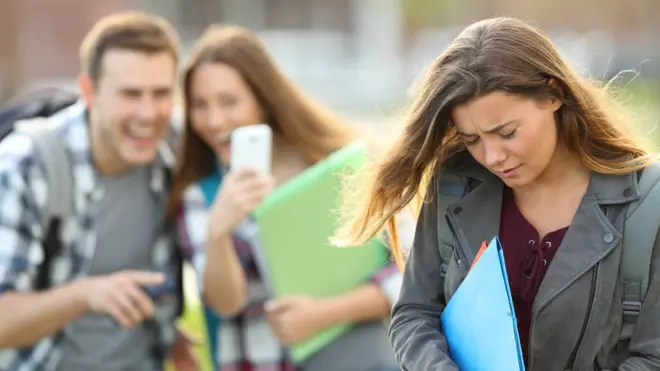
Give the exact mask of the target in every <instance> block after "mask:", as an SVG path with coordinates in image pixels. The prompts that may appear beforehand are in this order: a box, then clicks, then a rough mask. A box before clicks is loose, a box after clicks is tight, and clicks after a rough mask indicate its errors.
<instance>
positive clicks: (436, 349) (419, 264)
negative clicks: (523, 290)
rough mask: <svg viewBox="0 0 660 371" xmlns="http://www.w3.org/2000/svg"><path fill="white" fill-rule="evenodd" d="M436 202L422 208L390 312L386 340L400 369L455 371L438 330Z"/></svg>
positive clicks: (440, 287)
mask: <svg viewBox="0 0 660 371" xmlns="http://www.w3.org/2000/svg"><path fill="white" fill-rule="evenodd" d="M433 189H434V188H433V187H430V190H433ZM436 201H437V197H434V198H433V202H429V203H425V204H424V206H423V207H422V210H421V213H420V216H419V220H418V222H417V229H416V231H415V241H414V244H413V246H412V248H411V251H410V255H409V258H408V261H407V263H406V268H405V271H404V273H403V284H402V286H401V293H400V295H399V299H398V301H397V303H396V304H395V306H394V308H393V310H392V320H391V323H390V329H389V332H390V340H391V342H392V347H393V349H394V352H395V355H396V358H397V361H398V362H399V364H400V365H401V367H402V369H403V370H426V371H440V370H442V371H458V367H456V365H455V364H454V363H453V362H452V361H451V359H450V358H449V356H448V355H447V352H448V349H447V341H446V340H445V337H444V336H443V335H442V333H441V332H440V330H439V325H440V314H441V313H442V311H443V310H444V308H445V304H446V303H445V296H444V279H443V277H442V276H441V274H440V266H441V265H442V258H441V257H440V251H439V247H438V246H439V243H438V213H439V209H438V205H437V203H436ZM440 212H441V211H440Z"/></svg>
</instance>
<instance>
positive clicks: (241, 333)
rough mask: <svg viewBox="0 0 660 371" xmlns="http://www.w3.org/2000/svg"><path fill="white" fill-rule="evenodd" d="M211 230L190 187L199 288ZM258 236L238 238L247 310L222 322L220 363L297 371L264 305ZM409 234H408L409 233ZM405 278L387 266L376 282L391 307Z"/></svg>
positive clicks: (184, 216) (189, 246) (187, 212)
mask: <svg viewBox="0 0 660 371" xmlns="http://www.w3.org/2000/svg"><path fill="white" fill-rule="evenodd" d="M207 226H208V206H207V202H206V198H205V197H204V194H203V191H202V189H201V187H200V186H199V185H193V186H191V187H189V188H188V190H187V191H186V193H185V194H184V199H183V205H182V208H181V212H180V217H179V228H178V229H179V232H178V235H179V236H180V238H181V241H180V244H181V245H182V248H183V249H184V251H186V252H187V255H188V256H189V257H191V259H192V261H193V264H194V266H195V270H196V271H197V275H198V284H199V287H202V282H203V280H202V277H203V272H204V266H205V252H204V251H205V249H206V238H207ZM257 234H258V230H257V227H256V224H254V223H253V222H250V221H247V220H246V221H245V222H243V223H242V224H241V225H240V226H239V227H238V228H237V230H236V231H235V233H234V245H235V248H236V250H237V255H238V257H239V259H240V261H241V263H242V265H243V267H244V270H245V273H246V276H247V278H248V302H247V306H246V308H245V309H244V310H243V311H242V312H241V313H240V314H239V315H237V316H235V317H233V318H222V323H221V326H220V328H219V329H209V331H217V338H218V339H219V347H218V349H212V352H213V357H214V358H216V360H217V361H218V363H219V370H218V371H293V370H295V367H294V366H293V364H291V363H290V362H289V361H288V359H287V355H286V350H285V349H284V348H283V347H282V345H281V344H280V343H279V342H278V340H277V339H276V338H275V336H274V335H273V333H272V332H271V330H270V327H269V325H268V323H267V322H266V319H265V316H264V303H265V302H266V300H268V299H269V296H268V293H267V290H266V288H265V286H264V283H263V282H262V280H261V278H260V276H259V272H258V270H257V265H256V263H255V260H254V258H253V254H252V251H251V246H254V245H253V242H251V241H253V240H254V239H255V238H256V237H257ZM404 234H405V233H404ZM401 279H402V276H401V273H400V272H399V270H398V268H397V266H396V265H395V264H391V265H388V266H386V267H384V268H383V269H382V270H381V271H380V272H378V273H377V274H376V275H375V276H374V277H372V281H373V282H375V283H376V284H378V285H379V286H380V287H381V288H382V290H383V292H384V293H385V295H386V296H387V297H388V298H389V299H390V302H391V303H394V302H395V301H396V298H397V297H398V294H399V288H400V286H401Z"/></svg>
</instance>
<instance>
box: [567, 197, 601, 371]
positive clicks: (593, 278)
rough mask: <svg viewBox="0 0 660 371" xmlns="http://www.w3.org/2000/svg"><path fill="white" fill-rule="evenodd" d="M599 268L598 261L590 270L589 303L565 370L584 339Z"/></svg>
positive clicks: (595, 363) (571, 362) (573, 361)
mask: <svg viewBox="0 0 660 371" xmlns="http://www.w3.org/2000/svg"><path fill="white" fill-rule="evenodd" d="M603 213H604V214H605V216H606V217H607V206H603ZM599 268H600V263H596V265H595V266H594V267H593V269H592V270H591V271H592V273H591V289H590V291H589V304H588V305H587V314H586V315H585V317H584V322H583V323H582V329H581V330H580V336H579V337H578V341H577V344H575V348H573V352H572V353H571V357H570V358H569V359H568V364H567V365H566V371H571V370H572V369H573V366H574V364H575V359H576V358H577V353H578V351H579V350H580V346H581V345H582V340H583V339H584V333H585V332H586V331H587V325H588V324H589V317H590V316H591V310H592V309H593V306H594V299H595V297H596V284H597V281H598V269H599ZM597 364H598V362H597V360H596V359H595V358H594V365H597Z"/></svg>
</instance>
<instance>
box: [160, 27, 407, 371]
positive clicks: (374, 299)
mask: <svg viewBox="0 0 660 371" xmlns="http://www.w3.org/2000/svg"><path fill="white" fill-rule="evenodd" d="M183 90H184V99H185V109H186V130H185V135H184V142H183V148H182V150H183V152H182V156H181V163H180V166H179V170H178V173H177V175H176V177H175V180H174V186H173V193H172V199H171V202H170V208H169V215H170V216H171V217H176V218H178V220H179V222H180V223H179V225H180V227H181V228H180V229H181V232H182V233H181V235H182V236H184V238H183V245H184V248H185V249H187V250H189V251H192V252H194V253H195V256H197V258H195V260H197V261H196V264H195V266H196V268H197V271H198V274H199V277H200V285H201V287H202V293H205V292H209V291H215V292H217V291H221V292H223V293H224V295H221V296H222V299H219V300H223V302H222V303H215V305H213V307H214V308H222V309H223V310H222V311H221V312H220V313H212V312H208V313H207V314H208V316H207V320H209V323H210V324H211V325H210V328H209V334H210V338H211V340H212V344H214V346H216V345H217V347H216V349H213V350H212V351H213V361H214V364H215V366H216V368H217V369H219V370H222V371H225V370H227V371H229V370H236V369H240V370H244V371H246V370H255V371H256V370H266V369H267V370H282V371H284V370H294V369H296V367H295V366H294V365H292V364H291V363H290V362H289V360H288V359H287V356H286V347H287V346H288V345H291V344H295V343H298V342H300V341H303V340H305V339H307V338H309V337H310V336H311V335H313V334H315V333H318V332H319V331H321V330H323V329H325V328H327V327H329V326H332V325H333V324H336V323H340V322H351V323H365V324H366V323H375V322H377V323H378V324H379V325H380V324H381V323H380V322H381V321H383V320H384V319H386V318H388V316H389V314H390V308H391V305H392V303H393V301H394V300H395V299H396V297H397V295H398V290H399V283H400V280H401V275H400V272H399V271H398V269H397V267H396V266H395V265H394V264H392V265H388V266H384V267H383V269H382V271H381V272H379V273H378V274H377V275H375V276H374V277H373V278H372V279H371V280H370V281H368V282H365V284H364V285H363V286H362V287H359V288H357V289H356V290H355V291H352V292H348V293H346V294H344V295H340V296H337V297H332V298H324V299H317V298H312V297H310V296H299V297H286V298H281V299H279V300H274V301H268V300H269V297H268V295H267V293H266V290H265V288H264V284H263V282H262V280H261V277H260V273H259V271H258V269H257V266H256V264H255V261H254V257H253V254H252V251H251V244H252V241H251V239H250V238H249V237H246V236H247V235H248V233H243V232H244V231H245V230H249V229H250V228H255V225H252V224H251V223H250V222H249V221H248V219H246V216H247V215H248V214H249V213H250V212H251V211H252V210H253V209H254V208H255V207H256V206H257V205H258V204H259V202H260V201H261V200H262V199H263V198H264V197H265V196H266V195H267V194H268V192H270V191H271V190H272V189H273V188H275V187H277V186H278V185H280V184H282V183H284V182H286V181H287V180H289V179H291V178H293V177H295V176H296V175H298V174H299V173H300V172H302V171H304V170H305V169H307V168H308V167H309V166H311V165H313V164H314V163H316V162H318V161H321V160H323V159H324V158H326V157H327V156H328V155H330V154H331V153H333V152H334V151H336V150H338V149H340V148H342V147H344V146H346V145H347V144H349V143H350V142H352V141H353V140H355V139H356V138H357V135H356V134H355V133H354V131H353V130H351V129H350V128H349V127H348V126H346V125H344V124H342V123H341V122H340V121H339V120H338V119H337V118H336V117H335V116H334V115H333V114H331V113H330V112H328V111H326V110H324V109H322V108H321V107H320V106H319V105H317V104H316V103H314V102H313V101H312V100H311V99H310V98H309V97H307V96H305V95H304V94H303V93H302V92H301V91H300V90H299V89H298V88H296V87H295V86H294V84H293V83H292V82H291V81H290V80H289V79H288V78H286V77H285V76H284V75H283V74H282V72H280V71H279V70H278V69H277V67H276V65H275V63H274V62H273V61H272V60H271V57H270V56H269V55H268V53H267V52H266V50H265V48H264V46H263V45H262V44H261V42H260V41H259V40H258V39H257V38H256V37H255V36H254V35H252V34H251V33H249V32H248V31H247V30H245V29H242V28H239V27H229V26H227V27H221V26H212V27H211V28H209V29H208V30H207V31H206V32H205V33H204V35H203V36H202V37H201V39H200V40H199V41H198V42H197V44H196V46H195V47H194V50H193V53H192V56H191V58H190V60H189V63H188V66H187V68H186V69H185V71H184V74H183ZM261 123H266V124H267V125H269V126H270V128H271V131H272V140H273V142H272V147H273V151H272V168H271V175H266V174H263V173H261V172H259V171H254V170H250V169H249V168H240V169H236V171H230V172H228V173H225V171H224V170H223V169H224V168H225V167H226V166H227V165H229V164H230V162H231V154H232V150H231V141H230V138H231V134H232V132H233V131H234V130H235V129H237V128H240V127H244V126H249V125H255V124H261ZM300 228H305V226H300ZM206 260H209V261H211V260H213V261H214V262H215V261H222V263H223V264H222V266H221V267H219V266H214V267H213V269H208V270H206V269H205V261H206ZM266 303H268V305H267V308H266ZM266 310H267V311H266ZM215 340H217V341H215ZM218 343H219V344H218ZM369 343H372V344H383V347H389V344H388V341H387V336H386V331H383V332H382V335H380V338H378V339H373V341H371V342H369ZM389 353H390V354H388V356H387V357H386V358H387V359H384V360H382V363H383V364H384V365H392V366H394V365H395V363H394V361H393V357H392V355H391V351H390V352H389ZM360 357H364V355H361V354H354V355H351V354H345V355H344V357H343V358H344V359H341V360H339V359H338V360H336V362H337V363H336V364H334V365H332V364H328V365H327V367H328V369H351V370H352V371H367V370H366V369H365V370H362V369H360V366H356V365H357V364H359V359H360ZM351 361H356V362H358V363H356V365H351V364H350V362H351ZM341 362H349V363H347V364H346V365H343V364H342V363H341ZM298 368H300V369H303V370H309V371H315V369H310V368H306V366H305V365H300V367H298ZM369 371H371V370H369ZM373 371H377V370H373Z"/></svg>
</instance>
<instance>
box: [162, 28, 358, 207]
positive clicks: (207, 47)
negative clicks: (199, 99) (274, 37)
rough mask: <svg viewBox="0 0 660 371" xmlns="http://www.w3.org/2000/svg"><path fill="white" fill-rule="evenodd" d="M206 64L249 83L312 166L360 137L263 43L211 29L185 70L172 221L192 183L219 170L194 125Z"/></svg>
mask: <svg viewBox="0 0 660 371" xmlns="http://www.w3.org/2000/svg"><path fill="white" fill-rule="evenodd" d="M205 63H221V64H224V65H227V66H230V67H231V68H233V69H235V70H236V71H237V72H238V73H239V74H240V75H241V77H242V78H243V79H244V80H245V82H246V84H247V85H248V86H249V88H250V90H251V91H252V93H253V94H254V95H255V97H256V99H257V102H258V103H259V105H260V107H261V109H262V110H263V112H264V113H265V117H266V119H267V122H268V124H269V125H270V126H271V127H272V129H273V132H274V133H275V135H281V136H283V137H284V139H285V140H286V141H287V142H288V143H289V144H290V145H292V146H293V148H294V149H295V150H296V151H297V152H298V153H300V154H301V155H302V156H303V158H304V159H305V160H306V161H308V162H309V163H312V164H313V163H316V162H318V161H320V160H322V159H324V158H325V157H327V156H328V155H329V154H330V153H332V152H334V151H336V150H338V149H339V148H341V147H343V146H345V145H346V144H348V143H350V142H351V141H352V140H354V139H355V138H356V134H355V133H354V131H353V130H352V129H351V128H350V127H349V126H347V125H344V124H343V123H342V122H341V120H340V119H339V118H338V117H336V116H335V115H333V114H332V113H331V112H329V111H327V110H325V109H324V108H322V107H321V106H320V105H318V104H317V103H315V102H314V101H313V100H311V99H310V98H308V97H307V96H306V95H305V94H303V93H302V92H301V91H300V90H299V88H298V87H297V86H296V85H295V84H294V83H293V82H292V81H291V80H289V79H288V78H287V77H286V76H284V75H283V74H282V72H280V70H279V69H278V68H277V66H276V65H275V62H274V61H273V60H272V58H271V57H270V55H269V54H268V52H267V51H266V48H265V47H264V45H263V44H262V42H261V41H260V40H259V39H257V38H256V37H255V36H254V35H253V34H252V33H250V32H249V31H248V30H246V29H243V28H241V27H237V26H221V25H213V26H210V27H209V28H208V29H207V30H206V31H205V32H204V34H203V35H202V36H201V38H200V39H199V41H197V43H196V45H195V46H194V47H193V49H192V53H191V57H190V59H189V61H188V63H187V65H186V67H185V69H184V71H183V74H182V77H183V79H182V80H183V81H182V85H183V86H182V87H183V89H182V90H183V97H182V98H183V104H184V110H185V130H184V135H183V142H182V147H181V150H180V158H179V159H180V161H179V165H178V166H177V171H176V174H175V177H174V181H173V185H172V193H171V195H170V201H169V203H168V207H167V215H168V217H173V216H174V215H175V214H176V212H177V210H178V208H179V206H180V203H181V200H182V197H183V192H184V191H185V190H186V188H188V186H189V185H191V184H192V183H194V182H195V181H198V180H200V179H202V178H203V177H205V176H207V175H209V174H211V173H212V172H213V171H214V170H215V166H216V165H215V163H216V158H215V154H214V153H213V151H212V150H211V148H210V147H209V146H208V145H207V144H206V143H205V142H204V141H203V140H202V139H201V138H200V137H199V135H197V133H195V131H194V130H193V129H192V126H191V120H190V113H189V109H188V105H189V102H190V94H191V88H192V87H191V76H192V73H193V72H194V71H195V69H197V68H198V67H199V66H201V65H202V64H205Z"/></svg>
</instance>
